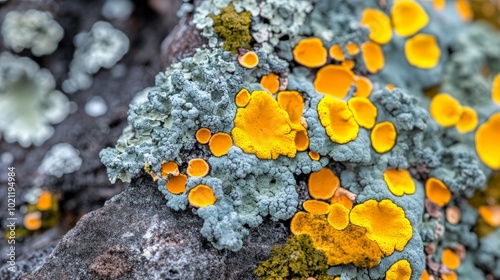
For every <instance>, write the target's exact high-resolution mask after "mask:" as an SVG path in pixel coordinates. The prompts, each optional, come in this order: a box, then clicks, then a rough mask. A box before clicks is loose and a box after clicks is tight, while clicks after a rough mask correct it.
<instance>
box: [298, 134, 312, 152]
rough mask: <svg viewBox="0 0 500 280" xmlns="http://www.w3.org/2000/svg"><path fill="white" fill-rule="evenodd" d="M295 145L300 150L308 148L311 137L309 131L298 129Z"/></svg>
mask: <svg viewBox="0 0 500 280" xmlns="http://www.w3.org/2000/svg"><path fill="white" fill-rule="evenodd" d="M295 146H296V147H297V151H299V152H302V151H305V150H307V148H308V147H309V137H308V136H307V131H305V130H299V131H297V134H296V135H295Z"/></svg>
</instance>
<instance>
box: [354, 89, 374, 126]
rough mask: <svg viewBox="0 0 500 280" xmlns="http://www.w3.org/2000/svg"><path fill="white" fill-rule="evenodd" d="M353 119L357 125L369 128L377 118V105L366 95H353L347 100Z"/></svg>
mask: <svg viewBox="0 0 500 280" xmlns="http://www.w3.org/2000/svg"><path fill="white" fill-rule="evenodd" d="M347 105H348V106H349V109H350V110H351V112H352V115H353V116H354V119H355V120H356V122H357V123H358V124H359V126H361V127H364V128H366V129H371V128H372V127H373V126H374V125H375V119H376V118H377V107H375V105H373V104H372V103H371V102H370V100H369V99H368V98H366V97H357V96H355V97H353V98H351V99H349V101H348V102H347Z"/></svg>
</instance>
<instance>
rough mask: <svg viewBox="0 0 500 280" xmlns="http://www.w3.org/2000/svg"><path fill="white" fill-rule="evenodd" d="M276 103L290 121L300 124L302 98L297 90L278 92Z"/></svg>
mask: <svg viewBox="0 0 500 280" xmlns="http://www.w3.org/2000/svg"><path fill="white" fill-rule="evenodd" d="M278 104H279V106H280V107H281V108H282V109H283V110H285V111H286V112H287V114H288V117H289V119H290V121H291V122H292V123H294V124H300V118H301V117H302V110H303V109H304V99H303V98H302V96H301V95H300V93H299V92H298V91H295V90H290V91H282V92H280V93H279V94H278Z"/></svg>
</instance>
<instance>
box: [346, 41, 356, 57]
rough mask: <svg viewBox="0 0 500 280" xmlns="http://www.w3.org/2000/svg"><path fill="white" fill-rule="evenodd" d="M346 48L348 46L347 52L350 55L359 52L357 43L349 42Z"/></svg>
mask: <svg viewBox="0 0 500 280" xmlns="http://www.w3.org/2000/svg"><path fill="white" fill-rule="evenodd" d="M345 48H346V50H347V53H348V54H349V55H356V54H358V53H359V46H358V44H356V43H353V42H347V44H346V45H345Z"/></svg>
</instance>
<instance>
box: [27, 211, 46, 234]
mask: <svg viewBox="0 0 500 280" xmlns="http://www.w3.org/2000/svg"><path fill="white" fill-rule="evenodd" d="M23 224H24V227H25V228H27V229H28V230H37V229H39V228H41V227H42V213H40V212H31V213H28V214H26V215H24V218H23Z"/></svg>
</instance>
